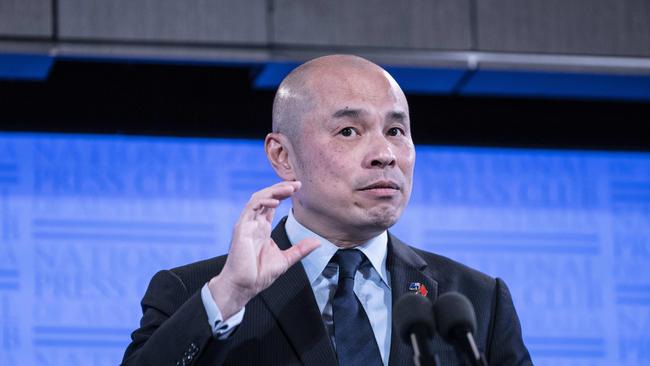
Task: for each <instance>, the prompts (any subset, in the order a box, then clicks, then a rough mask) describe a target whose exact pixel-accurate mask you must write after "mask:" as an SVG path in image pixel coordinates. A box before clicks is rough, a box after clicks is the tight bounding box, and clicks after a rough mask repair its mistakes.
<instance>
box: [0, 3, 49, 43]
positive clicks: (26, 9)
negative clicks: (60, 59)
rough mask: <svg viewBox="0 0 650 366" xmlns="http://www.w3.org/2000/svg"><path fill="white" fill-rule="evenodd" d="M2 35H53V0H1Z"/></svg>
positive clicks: (0, 26) (0, 24) (0, 28)
mask: <svg viewBox="0 0 650 366" xmlns="http://www.w3.org/2000/svg"><path fill="white" fill-rule="evenodd" d="M0 36H17V37H43V38H44V37H51V36H52V0H0Z"/></svg>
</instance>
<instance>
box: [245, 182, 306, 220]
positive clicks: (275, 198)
mask: <svg viewBox="0 0 650 366" xmlns="http://www.w3.org/2000/svg"><path fill="white" fill-rule="evenodd" d="M300 186H301V183H300V182H298V181H291V182H290V181H284V182H280V183H277V184H274V185H272V186H270V187H266V188H264V189H262V190H260V191H257V192H255V193H253V195H252V196H251V199H250V200H249V201H248V204H247V205H246V207H245V208H244V211H243V212H242V217H243V218H246V219H252V218H254V217H255V216H256V215H264V217H265V218H266V219H267V220H268V221H271V220H273V214H274V213H275V208H277V207H278V206H279V205H280V201H282V200H284V199H286V198H289V197H291V195H292V194H294V193H295V192H296V191H298V190H299V189H300Z"/></svg>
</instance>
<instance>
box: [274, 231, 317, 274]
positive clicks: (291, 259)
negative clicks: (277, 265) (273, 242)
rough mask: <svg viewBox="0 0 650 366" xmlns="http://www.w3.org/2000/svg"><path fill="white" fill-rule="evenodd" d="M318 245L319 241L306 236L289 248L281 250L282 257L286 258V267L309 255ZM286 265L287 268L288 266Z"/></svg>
mask: <svg viewBox="0 0 650 366" xmlns="http://www.w3.org/2000/svg"><path fill="white" fill-rule="evenodd" d="M319 246H320V241H318V239H315V238H308V239H304V240H301V241H300V242H298V244H296V245H293V246H292V247H291V248H289V249H286V250H284V251H282V254H283V255H284V258H285V259H286V260H287V264H288V267H291V266H293V265H294V264H296V263H297V262H298V261H300V260H301V259H303V258H304V257H306V256H307V255H309V253H311V252H313V251H314V250H315V249H316V248H318V247H319ZM288 267H287V268H288Z"/></svg>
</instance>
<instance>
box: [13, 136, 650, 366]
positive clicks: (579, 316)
mask: <svg viewBox="0 0 650 366" xmlns="http://www.w3.org/2000/svg"><path fill="white" fill-rule="evenodd" d="M277 180H278V179H277V178H276V177H275V176H274V174H273V172H272V170H271V169H270V168H269V166H268V164H267V162H266V159H265V157H264V154H263V146H262V142H261V141H251V140H220V139H189V138H185V139H184V138H151V137H118V136H91V135H55V134H17V133H11V134H10V133H4V134H2V133H0V364H1V365H66V366H67V365H116V364H118V363H119V362H120V360H121V356H122V354H123V351H124V348H125V347H126V345H127V344H128V343H129V333H130V332H131V331H132V330H133V329H135V328H136V327H137V325H138V321H139V318H140V308H139V302H140V299H141V297H142V295H143V294H144V291H145V288H146V286H147V284H148V281H149V279H150V278H151V276H152V275H153V274H154V273H155V272H156V271H157V270H159V269H162V268H170V267H174V266H177V265H181V264H184V263H188V262H191V261H195V260H198V259H202V258H207V257H212V256H215V255H219V254H223V253H225V252H226V251H227V248H228V243H229V237H230V233H231V228H232V224H233V223H234V221H235V219H236V218H237V216H238V215H239V211H240V209H241V207H242V206H243V204H244V203H245V202H246V201H247V199H248V198H249V196H250V194H251V193H252V192H253V191H255V190H258V189H260V188H262V187H264V186H266V185H270V184H272V183H274V182H276V181H277ZM414 185H415V186H414V190H413V196H412V199H411V203H410V205H409V207H408V208H407V210H406V212H405V214H404V216H403V217H402V219H401V220H400V222H399V223H398V224H397V225H396V226H395V227H394V228H393V231H394V232H395V233H396V234H397V235H398V236H400V237H401V238H402V239H404V240H405V241H406V242H409V243H411V244H413V245H415V246H418V247H421V248H424V249H427V250H430V251H434V252H438V253H442V254H444V255H447V256H450V257H452V258H455V259H457V260H460V261H462V262H464V263H466V264H469V265H471V266H473V267H476V268H478V269H480V270H482V271H484V272H487V273H489V274H491V275H493V276H501V277H503V278H504V279H505V280H506V282H507V283H508V284H509V286H510V289H511V291H512V294H513V297H514V300H515V303H516V306H517V309H518V311H519V314H520V317H521V321H522V326H523V331H524V336H525V339H526V342H527V344H528V346H529V348H530V350H531V353H532V356H533V359H534V361H535V363H536V364H538V365H585V366H586V365H648V364H650V268H649V264H648V263H649V259H650V154H641V153H614V152H611V153H605V152H576V151H546V150H526V149H494V148H452V147H430V146H418V147H417V163H416V169H415V183H414ZM287 209H288V206H287V205H283V209H282V210H280V212H279V216H281V215H283V213H286V210H287ZM276 220H277V218H276Z"/></svg>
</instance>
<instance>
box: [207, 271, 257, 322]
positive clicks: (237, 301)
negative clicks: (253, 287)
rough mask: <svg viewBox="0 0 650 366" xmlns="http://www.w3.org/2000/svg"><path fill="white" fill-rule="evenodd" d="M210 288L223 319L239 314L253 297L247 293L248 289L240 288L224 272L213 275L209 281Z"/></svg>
mask: <svg viewBox="0 0 650 366" xmlns="http://www.w3.org/2000/svg"><path fill="white" fill-rule="evenodd" d="M208 289H209V290H210V294H211V295H212V299H213V300H214V302H215V303H216V304H217V306H218V307H219V311H220V312H221V316H222V317H223V320H227V319H229V318H230V317H231V316H233V315H235V314H237V312H239V311H240V310H241V309H242V308H244V306H246V304H247V303H248V301H250V299H251V297H250V296H248V295H247V294H246V291H244V290H242V289H240V288H238V287H237V286H236V285H234V284H233V283H232V281H229V280H228V278H227V277H224V276H223V274H219V275H217V276H215V277H213V278H212V279H211V280H210V282H208Z"/></svg>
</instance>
